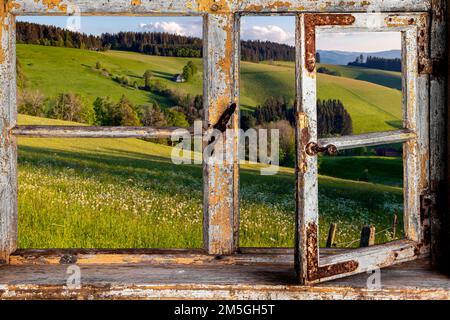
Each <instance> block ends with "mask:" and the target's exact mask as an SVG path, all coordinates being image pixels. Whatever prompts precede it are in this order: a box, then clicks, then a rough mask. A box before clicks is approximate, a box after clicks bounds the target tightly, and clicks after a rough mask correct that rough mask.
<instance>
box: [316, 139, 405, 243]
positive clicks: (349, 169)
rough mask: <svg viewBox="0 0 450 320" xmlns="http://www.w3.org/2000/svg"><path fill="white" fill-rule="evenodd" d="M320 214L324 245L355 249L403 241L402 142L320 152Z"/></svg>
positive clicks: (320, 232)
mask: <svg viewBox="0 0 450 320" xmlns="http://www.w3.org/2000/svg"><path fill="white" fill-rule="evenodd" d="M319 217H320V218H319V228H320V231H319V236H320V246H321V247H327V246H328V247H331V248H357V247H360V246H368V245H376V244H383V243H388V242H391V241H394V240H400V239H403V238H404V237H405V233H404V226H403V217H404V191H403V149H402V144H392V145H383V146H375V147H366V148H357V149H351V150H345V151H341V152H339V153H338V155H337V156H335V157H330V156H320V157H319ZM330 229H331V232H330ZM367 232H369V234H370V235H371V237H370V239H369V238H368V237H367V235H366V233H367ZM330 233H331V235H330ZM333 233H334V235H333ZM362 234H364V236H362ZM361 239H362V242H361ZM366 240H367V241H369V240H370V241H369V242H368V243H366V242H365V241H366Z"/></svg>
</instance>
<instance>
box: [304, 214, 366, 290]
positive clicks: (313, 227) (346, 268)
mask: <svg viewBox="0 0 450 320" xmlns="http://www.w3.org/2000/svg"><path fill="white" fill-rule="evenodd" d="M306 250H307V252H306V257H307V258H306V259H307V261H306V263H307V268H308V280H309V281H312V282H314V281H317V280H320V279H326V278H330V277H334V276H337V275H340V274H346V273H351V272H354V271H356V270H357V269H358V266H359V263H358V261H354V260H350V261H345V262H341V263H336V264H332V265H328V266H323V267H321V266H319V245H318V230H317V224H316V223H315V222H310V223H309V224H308V227H307V229H306Z"/></svg>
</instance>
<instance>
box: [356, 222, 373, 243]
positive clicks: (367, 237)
mask: <svg viewBox="0 0 450 320" xmlns="http://www.w3.org/2000/svg"><path fill="white" fill-rule="evenodd" d="M373 245H375V226H365V227H363V229H362V231H361V241H360V244H359V246H360V247H361V248H363V247H371V246H373Z"/></svg>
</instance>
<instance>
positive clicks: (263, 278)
mask: <svg viewBox="0 0 450 320" xmlns="http://www.w3.org/2000/svg"><path fill="white" fill-rule="evenodd" d="M263 251H264V250H259V249H245V250H243V252H242V253H241V254H238V255H235V256H232V257H211V256H207V255H204V254H203V253H202V251H201V250H192V251H186V250H126V251H98V250H95V251H94V250H81V251H80V250H76V251H75V250H59V251H58V250H44V251H19V252H17V253H16V254H15V255H13V256H12V257H11V261H10V263H11V264H10V265H3V266H0V298H1V299H32V298H33V299H450V277H448V276H445V275H442V274H439V273H438V272H436V271H432V270H431V268H430V267H429V263H428V259H425V258H422V259H420V260H417V261H413V262H407V263H403V264H399V265H396V266H394V267H390V268H387V269H384V270H382V271H381V288H378V289H368V288H367V279H368V277H369V275H368V274H361V275H357V276H352V277H349V278H345V279H341V280H335V281H331V282H327V283H323V284H319V285H315V286H311V287H306V286H299V285H297V282H296V279H295V274H294V267H293V265H292V260H293V252H292V251H291V250H289V249H277V250H270V251H266V253H263ZM74 260H77V264H78V265H79V266H80V268H81V285H82V287H81V289H77V290H69V289H67V288H66V287H65V286H66V279H67V277H68V275H67V273H66V272H67V267H68V264H70V263H72V262H74Z"/></svg>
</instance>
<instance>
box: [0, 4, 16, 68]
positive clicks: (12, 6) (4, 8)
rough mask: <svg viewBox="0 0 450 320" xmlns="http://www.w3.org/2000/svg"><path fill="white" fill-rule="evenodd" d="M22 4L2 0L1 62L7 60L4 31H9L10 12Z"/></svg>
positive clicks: (0, 22) (0, 6)
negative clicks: (8, 19) (3, 43)
mask: <svg viewBox="0 0 450 320" xmlns="http://www.w3.org/2000/svg"><path fill="white" fill-rule="evenodd" d="M19 7H20V6H19V5H18V4H16V3H14V1H11V0H0V24H1V25H0V64H1V63H3V62H4V61H5V48H3V45H2V42H3V41H2V39H3V31H8V29H9V25H8V21H7V17H8V14H9V13H10V12H11V10H12V9H18V8H19Z"/></svg>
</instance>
